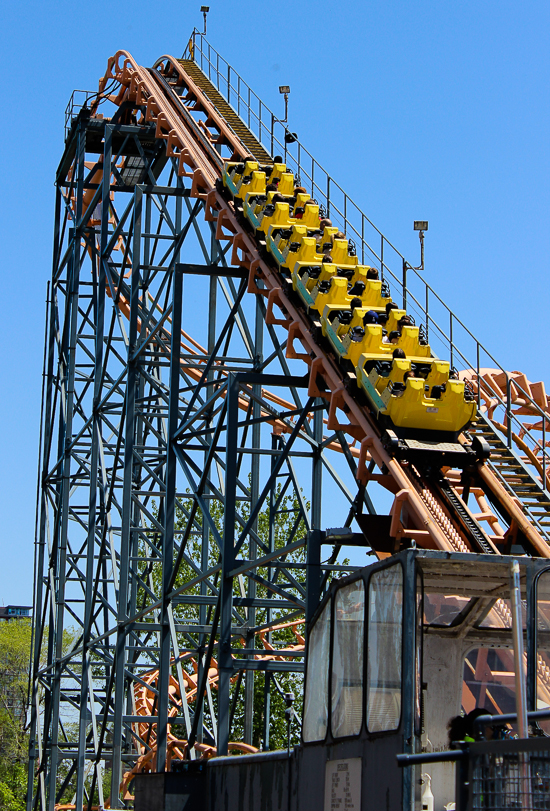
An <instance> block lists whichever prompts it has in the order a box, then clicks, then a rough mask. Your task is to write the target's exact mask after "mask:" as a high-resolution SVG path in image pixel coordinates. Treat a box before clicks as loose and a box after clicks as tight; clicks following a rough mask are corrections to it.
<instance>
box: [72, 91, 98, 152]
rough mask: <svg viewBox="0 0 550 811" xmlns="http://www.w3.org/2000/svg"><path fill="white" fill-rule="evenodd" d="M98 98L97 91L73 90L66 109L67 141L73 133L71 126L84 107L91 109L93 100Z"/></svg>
mask: <svg viewBox="0 0 550 811" xmlns="http://www.w3.org/2000/svg"><path fill="white" fill-rule="evenodd" d="M95 98H97V90H73V92H72V93H71V97H70V99H69V101H68V103H67V106H66V107H65V140H67V136H68V135H69V132H70V131H71V124H72V122H73V120H74V119H75V118H76V117H77V115H78V114H79V112H80V111H81V110H82V109H83V108H84V107H89V106H90V104H89V102H90V101H91V99H95Z"/></svg>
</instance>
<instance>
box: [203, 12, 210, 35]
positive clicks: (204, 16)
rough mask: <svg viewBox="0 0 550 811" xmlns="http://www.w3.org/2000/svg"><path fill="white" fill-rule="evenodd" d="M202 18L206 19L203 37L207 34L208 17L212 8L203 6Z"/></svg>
mask: <svg viewBox="0 0 550 811" xmlns="http://www.w3.org/2000/svg"><path fill="white" fill-rule="evenodd" d="M201 11H202V16H203V18H204V31H203V32H202V33H203V35H205V34H206V15H207V14H208V12H209V11H210V6H201Z"/></svg>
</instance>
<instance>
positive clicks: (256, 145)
mask: <svg viewBox="0 0 550 811" xmlns="http://www.w3.org/2000/svg"><path fill="white" fill-rule="evenodd" d="M178 62H179V63H180V65H181V66H182V67H183V69H184V70H185V72H186V73H187V74H188V75H189V76H190V77H191V79H193V81H194V82H195V84H196V85H197V87H199V88H200V89H201V90H202V91H203V92H204V94H205V95H206V96H207V98H208V99H209V100H210V101H211V102H212V104H214V106H215V107H216V108H217V109H218V111H219V112H220V113H221V115H222V116H223V118H224V119H225V121H226V122H227V124H228V125H229V126H230V127H231V129H232V130H233V132H234V133H235V135H236V136H237V137H238V138H239V140H240V141H241V142H242V144H243V145H244V146H245V147H246V148H247V150H248V151H249V152H250V153H251V154H252V155H254V157H255V158H256V159H257V160H260V161H270V160H271V156H270V155H269V153H268V152H267V150H266V149H265V148H264V147H263V146H262V145H261V144H260V142H259V141H258V139H257V138H256V137H255V136H254V135H253V134H252V132H251V131H250V130H249V129H248V127H247V126H246V124H244V122H243V121H242V119H241V118H240V117H239V116H238V115H237V113H236V112H235V110H234V109H233V108H232V107H231V105H230V104H229V103H228V102H227V101H226V99H224V97H223V96H222V94H221V93H220V92H219V90H217V88H216V87H215V86H214V85H213V84H212V82H211V81H210V79H209V78H208V77H207V76H206V75H205V74H204V73H203V72H202V70H201V69H200V68H199V66H198V65H197V64H196V62H194V61H193V60H190V59H178Z"/></svg>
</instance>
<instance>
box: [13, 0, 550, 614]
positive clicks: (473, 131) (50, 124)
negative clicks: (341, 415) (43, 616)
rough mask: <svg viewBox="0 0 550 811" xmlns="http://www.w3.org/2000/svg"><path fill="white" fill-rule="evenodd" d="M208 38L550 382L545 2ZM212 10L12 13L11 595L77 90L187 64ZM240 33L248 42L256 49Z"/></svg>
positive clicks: (82, 8)
mask: <svg viewBox="0 0 550 811" xmlns="http://www.w3.org/2000/svg"><path fill="white" fill-rule="evenodd" d="M210 6H211V12H210V15H209V22H208V35H209V39H210V40H211V41H212V44H213V45H214V46H215V47H217V48H218V50H220V52H221V53H222V54H223V55H224V56H225V58H226V59H227V60H228V61H229V62H231V63H232V64H233V66H234V67H235V68H236V69H237V70H238V71H239V73H241V75H242V76H243V78H245V79H246V81H248V83H249V84H251V85H252V87H253V88H254V89H255V90H256V92H257V93H258V94H259V95H260V96H261V97H262V98H263V99H264V101H265V102H266V103H267V104H268V105H269V106H271V107H272V108H275V109H276V110H279V109H280V111H281V113H282V105H281V99H280V97H279V95H278V92H277V88H278V85H279V84H285V83H288V84H290V85H291V88H292V90H291V97H290V123H291V128H292V129H293V130H295V131H297V132H298V134H299V136H300V138H301V140H302V141H303V142H304V144H305V145H306V146H307V147H308V148H309V149H310V151H311V152H313V154H314V155H315V156H316V158H317V159H318V160H319V161H320V162H321V163H322V164H323V165H324V166H325V167H326V168H327V169H328V170H329V171H330V173H331V174H332V175H333V176H334V177H335V178H336V179H337V180H339V181H340V183H341V184H342V185H343V186H344V188H345V189H346V190H347V191H348V193H349V194H350V195H351V196H352V197H353V198H354V199H355V200H356V201H357V202H358V203H359V204H360V205H361V207H362V208H363V209H364V211H365V212H366V213H367V214H368V216H369V217H370V218H371V219H372V220H373V221H374V222H375V223H376V224H377V225H378V226H379V227H380V228H381V229H382V230H383V231H384V232H385V233H386V234H387V235H388V237H389V238H390V239H392V241H393V242H394V243H395V244H396V245H397V247H399V248H400V249H401V251H402V252H403V253H405V255H407V256H409V257H410V258H411V261H414V260H416V258H417V255H418V240H417V237H416V235H415V234H414V233H413V231H412V221H413V219H428V220H429V223H430V228H429V232H428V234H427V238H426V255H427V270H426V278H427V279H428V280H429V281H430V283H432V284H433V285H434V286H435V287H436V288H437V290H438V291H439V292H440V293H441V295H442V296H443V298H444V299H445V300H446V301H447V302H448V303H449V304H450V305H451V306H452V307H453V308H454V309H455V311H456V312H457V313H458V315H459V316H461V317H462V318H463V319H464V320H465V321H466V322H467V324H468V325H469V326H470V327H471V328H472V329H473V331H474V332H475V333H476V334H477V335H478V336H479V337H480V338H481V339H482V340H483V341H484V342H485V343H486V345H487V346H488V347H489V349H492V350H493V352H494V353H495V354H496V356H497V357H498V359H499V360H500V362H501V364H502V365H503V366H505V367H506V368H508V369H511V370H513V369H521V370H523V371H524V372H526V373H527V375H528V377H529V378H530V379H531V380H540V379H542V380H545V381H546V383H547V385H548V387H549V388H550V361H549V354H548V316H549V305H550V279H549V257H550V238H549V195H550V182H549V181H550V177H549V174H550V172H549V147H550V139H549V123H550V116H549V95H548V76H549V74H550V71H549V68H550V64H549V63H550V49H549V40H550V36H549V35H550V26H549V22H550V4H549V3H548V1H547V0H545V2H543V1H542V0H527V2H525V3H521V4H520V3H517V2H514V3H512V2H509V0H476V2H473V0H460V2H449V0H425V2H423V3H413V2H405V0H383V2H382V0H378V2H368V0H352V1H351V2H347V3H342V4H338V3H333V2H332V3H328V2H326V1H325V0H317V2H315V3H313V2H311V0H303V2H301V3H294V2H290V1H289V0H280V2H278V3H276V4H269V3H260V2H258V0H240V1H238V2H235V1H234V0H231V1H228V0H226V2H223V3H222V2H216V0H210ZM199 8H200V3H199V2H192V3H191V2H179V3H172V4H168V5H167V4H163V3H154V4H153V3H150V2H143V1H142V0H133V2H127V0H117V2H116V3H105V2H103V0H98V2H96V3H94V4H84V3H74V2H70V3H69V2H64V1H63V0H57V2H55V3H53V2H51V1H50V2H48V1H47V0H46V2H40V3H38V2H35V0H31V1H30V2H27V3H25V4H19V3H13V2H12V3H8V2H4V4H3V8H2V18H1V20H2V26H1V33H0V37H1V48H0V60H1V75H2V77H3V82H2V90H3V93H2V96H3V99H2V110H3V115H2V127H1V134H0V138H1V139H2V150H1V155H2V179H3V194H2V196H1V198H0V206H1V209H2V212H1V219H0V222H1V223H2V231H3V233H2V248H3V250H2V256H3V268H2V277H3V290H2V292H3V295H2V305H3V319H4V327H3V335H4V351H3V352H2V356H1V365H0V369H1V375H2V381H1V382H2V388H1V392H2V396H1V398H0V409H1V416H0V419H1V423H0V424H1V429H0V443H1V445H0V448H1V457H0V459H1V466H0V494H1V516H2V522H1V536H0V544H1V552H2V565H1V567H0V604H6V603H8V602H12V603H13V602H23V603H26V602H27V601H29V600H30V599H31V596H32V557H33V541H34V504H35V486H36V463H37V444H38V429H39V406H40V384H41V371H42V350H43V334H44V300H45V292H46V282H47V280H48V278H49V276H50V273H51V239H52V221H53V200H54V189H53V180H54V173H55V168H56V166H57V163H58V161H59V159H60V156H61V153H62V149H63V120H64V119H63V115H64V110H65V105H66V103H67V100H68V98H69V96H70V94H71V92H72V90H73V89H74V88H85V89H94V88H96V87H97V82H98V79H99V77H100V76H101V75H102V74H103V71H104V69H105V65H106V62H107V58H108V57H109V56H111V55H112V54H113V53H114V52H115V51H117V50H118V49H120V48H125V49H127V50H129V51H130V52H131V53H132V54H133V56H134V57H135V58H136V59H137V60H138V61H139V62H140V63H141V64H143V65H151V64H152V63H153V62H154V61H155V59H156V58H157V57H159V56H160V55H161V54H163V53H171V54H174V55H177V56H179V55H181V53H182V52H183V49H184V47H185V43H186V40H187V38H188V36H189V33H190V31H191V29H192V27H193V25H197V26H201V25H202V15H201V14H200V11H199ZM241 42H243V43H244V44H242V45H241V44H240V43H241Z"/></svg>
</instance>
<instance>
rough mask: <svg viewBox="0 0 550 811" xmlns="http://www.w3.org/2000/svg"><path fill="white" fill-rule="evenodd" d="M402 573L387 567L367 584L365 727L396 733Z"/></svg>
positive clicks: (399, 702)
mask: <svg viewBox="0 0 550 811" xmlns="http://www.w3.org/2000/svg"><path fill="white" fill-rule="evenodd" d="M402 622H403V570H402V568H401V566H391V567H389V568H388V569H382V571H380V572H375V573H374V574H373V575H372V577H371V579H370V582H369V625H368V661H367V727H368V729H369V732H383V731H387V730H391V729H397V728H398V726H399V721H400V719H401V656H402V654H401V639H402Z"/></svg>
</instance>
